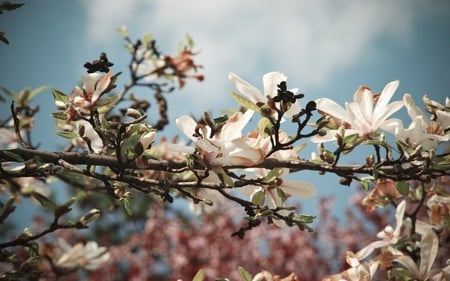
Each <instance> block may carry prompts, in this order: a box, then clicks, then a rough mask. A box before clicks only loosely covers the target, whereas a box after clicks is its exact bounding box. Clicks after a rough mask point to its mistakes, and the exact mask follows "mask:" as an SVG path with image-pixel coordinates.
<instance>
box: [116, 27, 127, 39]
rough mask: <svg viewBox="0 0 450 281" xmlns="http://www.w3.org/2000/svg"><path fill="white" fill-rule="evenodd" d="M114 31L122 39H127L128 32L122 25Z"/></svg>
mask: <svg viewBox="0 0 450 281" xmlns="http://www.w3.org/2000/svg"><path fill="white" fill-rule="evenodd" d="M116 31H117V32H119V33H120V35H122V37H123V38H127V37H128V30H127V27H126V26H124V25H122V26H121V27H118V28H116Z"/></svg>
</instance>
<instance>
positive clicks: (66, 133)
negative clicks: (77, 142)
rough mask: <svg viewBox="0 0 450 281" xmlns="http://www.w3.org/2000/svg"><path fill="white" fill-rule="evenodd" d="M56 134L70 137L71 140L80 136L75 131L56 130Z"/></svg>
mask: <svg viewBox="0 0 450 281" xmlns="http://www.w3.org/2000/svg"><path fill="white" fill-rule="evenodd" d="M56 134H57V135H58V136H60V137H63V138H66V139H70V140H71V139H73V138H76V137H78V135H77V134H76V133H75V132H67V131H59V132H56Z"/></svg>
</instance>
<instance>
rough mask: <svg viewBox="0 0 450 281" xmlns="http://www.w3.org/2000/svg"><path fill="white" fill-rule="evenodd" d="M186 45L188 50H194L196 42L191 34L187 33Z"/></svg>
mask: <svg viewBox="0 0 450 281" xmlns="http://www.w3.org/2000/svg"><path fill="white" fill-rule="evenodd" d="M186 44H187V47H188V49H190V50H192V49H193V48H194V45H195V42H194V39H192V37H191V36H190V35H189V33H186Z"/></svg>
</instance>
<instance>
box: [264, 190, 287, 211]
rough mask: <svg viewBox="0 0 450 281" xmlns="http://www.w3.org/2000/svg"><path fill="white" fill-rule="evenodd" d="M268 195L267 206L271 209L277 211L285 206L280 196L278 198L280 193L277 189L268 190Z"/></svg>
mask: <svg viewBox="0 0 450 281" xmlns="http://www.w3.org/2000/svg"><path fill="white" fill-rule="evenodd" d="M266 195H267V199H268V201H267V206H268V207H269V209H276V208H277V207H281V206H282V205H283V201H282V200H281V198H280V196H278V191H277V189H276V188H268V189H266Z"/></svg>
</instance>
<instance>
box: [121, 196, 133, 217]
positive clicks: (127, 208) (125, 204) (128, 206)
mask: <svg viewBox="0 0 450 281" xmlns="http://www.w3.org/2000/svg"><path fill="white" fill-rule="evenodd" d="M123 207H124V208H125V211H126V212H127V214H128V215H129V216H131V215H132V214H133V209H131V204H130V200H128V199H126V198H125V199H123Z"/></svg>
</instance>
